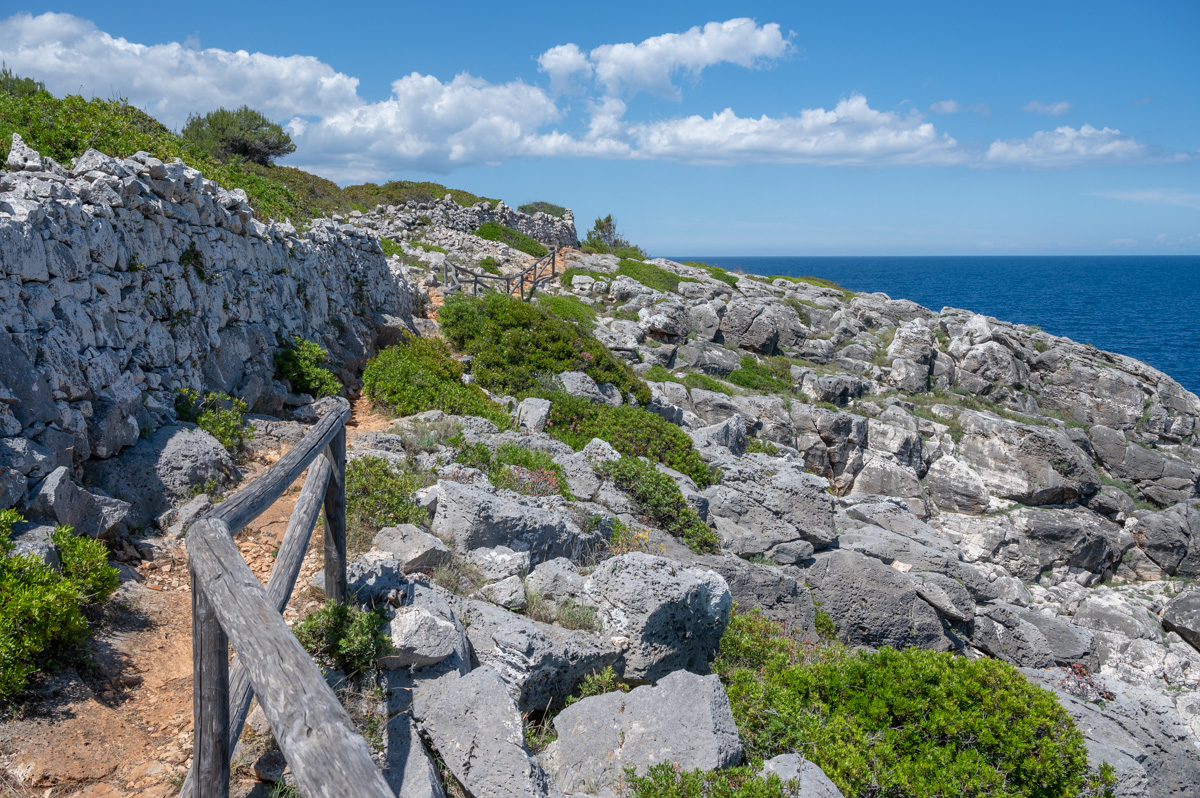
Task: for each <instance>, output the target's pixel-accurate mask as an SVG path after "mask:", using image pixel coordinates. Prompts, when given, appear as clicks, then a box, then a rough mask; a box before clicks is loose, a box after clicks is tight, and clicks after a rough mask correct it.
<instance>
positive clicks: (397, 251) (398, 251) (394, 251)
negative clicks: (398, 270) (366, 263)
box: [379, 236, 404, 258]
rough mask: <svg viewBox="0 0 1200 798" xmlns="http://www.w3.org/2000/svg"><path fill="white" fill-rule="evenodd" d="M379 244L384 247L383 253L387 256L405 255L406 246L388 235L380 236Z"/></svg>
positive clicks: (401, 256)
mask: <svg viewBox="0 0 1200 798" xmlns="http://www.w3.org/2000/svg"><path fill="white" fill-rule="evenodd" d="M379 246H380V247H381V248H382V249H383V254H384V256H385V257H388V258H390V257H392V256H396V257H400V258H403V257H404V248H403V247H401V246H400V245H399V244H397V243H396V242H395V241H393V240H392V239H390V238H388V237H387V236H380V237H379Z"/></svg>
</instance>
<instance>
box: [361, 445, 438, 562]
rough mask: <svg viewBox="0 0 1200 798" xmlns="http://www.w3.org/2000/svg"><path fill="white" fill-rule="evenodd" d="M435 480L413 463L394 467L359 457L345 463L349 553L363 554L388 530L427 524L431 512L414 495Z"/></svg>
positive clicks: (369, 458) (379, 458) (386, 463)
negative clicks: (385, 528) (382, 531)
mask: <svg viewBox="0 0 1200 798" xmlns="http://www.w3.org/2000/svg"><path fill="white" fill-rule="evenodd" d="M433 482H434V477H433V476H432V475H431V474H428V473H426V472H424V471H421V470H420V469H419V468H417V466H416V464H415V463H413V462H412V461H407V462H405V463H404V465H402V466H395V465H393V464H392V463H390V462H388V461H387V460H384V459H383V458H382V457H356V458H355V459H353V460H350V461H349V462H347V463H346V550H347V552H349V553H350V554H361V553H362V552H364V551H367V550H368V549H369V548H370V547H371V541H372V539H373V538H374V537H375V533H376V532H378V531H379V530H380V529H382V528H383V527H385V526H395V525H397V524H417V525H420V524H425V523H428V521H429V511H428V510H426V509H425V508H424V507H422V506H421V505H419V504H417V502H416V500H415V498H414V496H413V493H414V492H415V491H417V490H419V489H421V488H424V487H428V486H429V485H432V484H433Z"/></svg>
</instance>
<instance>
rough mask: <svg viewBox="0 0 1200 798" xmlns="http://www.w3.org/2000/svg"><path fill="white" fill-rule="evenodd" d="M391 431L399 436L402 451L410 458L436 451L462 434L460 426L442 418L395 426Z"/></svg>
mask: <svg viewBox="0 0 1200 798" xmlns="http://www.w3.org/2000/svg"><path fill="white" fill-rule="evenodd" d="M392 431H393V432H394V433H395V434H397V435H399V436H400V439H401V441H403V443H404V451H405V452H407V453H408V454H409V455H410V456H411V455H415V454H417V453H419V452H424V453H426V454H428V453H430V452H436V451H438V447H440V446H442V445H445V444H446V443H448V442H449V441H450V439H451V438H454V437H456V436H457V435H459V434H461V433H462V425H461V424H459V423H458V422H457V421H453V420H451V419H448V418H443V419H441V420H439V421H415V422H408V423H407V424H403V425H397V427H396V428H395V429H394V430H392Z"/></svg>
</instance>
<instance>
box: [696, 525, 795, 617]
mask: <svg viewBox="0 0 1200 798" xmlns="http://www.w3.org/2000/svg"><path fill="white" fill-rule="evenodd" d="M811 549H812V547H811V546H809V552H808V556H811V554H812V551H811ZM801 559H807V557H804V558H798V559H797V560H795V561H794V562H799V561H800V560H801ZM697 563H698V564H700V565H704V566H706V567H708V568H711V569H713V570H714V571H716V572H717V573H719V574H720V575H721V576H722V578H724V580H725V583H726V584H728V585H729V593H730V595H732V596H733V600H734V602H735V603H737V605H738V606H739V607H757V608H758V609H760V610H761V611H762V613H763V615H765V616H767V617H768V618H770V619H771V620H773V621H775V622H777V623H781V624H783V625H784V626H786V627H787V628H789V629H794V630H796V631H797V632H799V633H801V634H802V635H808V636H809V637H811V638H813V639H816V636H817V630H816V626H815V624H814V621H815V608H814V607H813V600H812V594H811V593H809V591H808V588H807V587H805V586H804V584H803V583H801V582H799V581H797V580H796V579H795V578H794V577H792V576H791V575H790V574H789V573H787V571H785V570H784V569H782V568H777V567H773V566H769V565H758V564H756V563H751V562H747V561H745V560H743V559H742V558H740V557H735V556H733V555H731V554H724V555H708V556H705V557H701V558H697ZM789 564H790V563H789Z"/></svg>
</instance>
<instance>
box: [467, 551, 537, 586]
mask: <svg viewBox="0 0 1200 798" xmlns="http://www.w3.org/2000/svg"><path fill="white" fill-rule="evenodd" d="M467 562H469V563H471V564H472V565H474V566H475V567H476V568H478V569H479V571H480V573H481V574H483V577H484V578H485V579H496V580H500V579H508V578H509V577H511V576H517V575H523V574H526V573H528V572H529V569H530V567H531V565H532V563H531V562H530V558H529V552H527V551H513V550H512V549H510V548H509V547H508V546H493V547H492V548H483V547H480V548H478V549H471V551H469V552H468V553H467Z"/></svg>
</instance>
